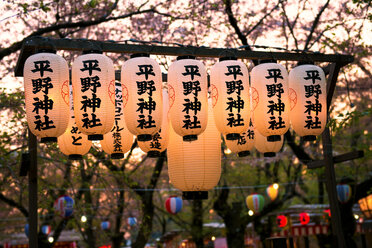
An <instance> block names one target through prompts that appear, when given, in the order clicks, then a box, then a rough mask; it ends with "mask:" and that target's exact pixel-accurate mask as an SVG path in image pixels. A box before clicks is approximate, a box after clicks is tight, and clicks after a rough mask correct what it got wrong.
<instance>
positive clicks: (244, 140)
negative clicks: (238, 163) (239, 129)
mask: <svg viewBox="0 0 372 248" xmlns="http://www.w3.org/2000/svg"><path fill="white" fill-rule="evenodd" d="M254 141H255V132H254V128H253V125H252V122H251V123H250V127H249V128H248V130H246V131H245V132H244V133H241V134H239V138H238V139H237V140H228V139H227V138H226V137H225V142H226V146H227V148H229V149H230V150H231V151H232V152H234V153H237V154H238V156H239V157H245V156H248V155H249V154H250V152H249V151H251V150H252V149H253V147H254Z"/></svg>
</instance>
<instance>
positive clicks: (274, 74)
mask: <svg viewBox="0 0 372 248" xmlns="http://www.w3.org/2000/svg"><path fill="white" fill-rule="evenodd" d="M267 72H268V73H269V76H266V77H265V78H267V79H270V78H274V82H275V83H277V80H278V78H281V79H283V76H282V71H281V70H280V69H268V70H267Z"/></svg>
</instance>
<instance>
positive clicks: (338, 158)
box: [307, 151, 364, 169]
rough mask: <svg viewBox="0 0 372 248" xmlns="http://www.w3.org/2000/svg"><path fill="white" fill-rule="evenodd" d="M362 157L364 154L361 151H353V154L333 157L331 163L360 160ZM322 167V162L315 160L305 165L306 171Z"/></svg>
mask: <svg viewBox="0 0 372 248" xmlns="http://www.w3.org/2000/svg"><path fill="white" fill-rule="evenodd" d="M362 157H364V152H363V151H353V152H348V153H344V154H341V155H337V156H334V157H333V163H342V162H345V161H349V160H353V159H357V158H362ZM323 166H324V161H323V160H316V161H312V162H309V163H308V164H307V168H308V169H316V168H320V167H323Z"/></svg>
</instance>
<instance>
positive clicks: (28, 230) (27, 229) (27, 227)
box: [25, 224, 30, 237]
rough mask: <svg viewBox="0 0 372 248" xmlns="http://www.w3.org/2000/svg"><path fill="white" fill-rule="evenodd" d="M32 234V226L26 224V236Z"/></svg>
mask: <svg viewBox="0 0 372 248" xmlns="http://www.w3.org/2000/svg"><path fill="white" fill-rule="evenodd" d="M29 233H30V225H29V224H26V225H25V234H26V236H27V237H28V234H29Z"/></svg>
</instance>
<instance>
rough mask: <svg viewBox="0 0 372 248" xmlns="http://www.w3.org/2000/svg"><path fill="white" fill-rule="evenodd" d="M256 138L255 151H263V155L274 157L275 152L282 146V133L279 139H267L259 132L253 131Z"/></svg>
mask: <svg viewBox="0 0 372 248" xmlns="http://www.w3.org/2000/svg"><path fill="white" fill-rule="evenodd" d="M255 134H256V139H255V141H254V142H255V143H254V146H255V147H256V149H257V151H259V152H260V153H263V154H264V156H265V157H274V156H275V153H277V152H279V151H280V149H281V148H282V146H283V141H284V140H283V135H282V136H281V138H280V140H279V141H271V142H269V141H267V139H266V137H264V136H263V135H261V134H260V133H259V132H255Z"/></svg>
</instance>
